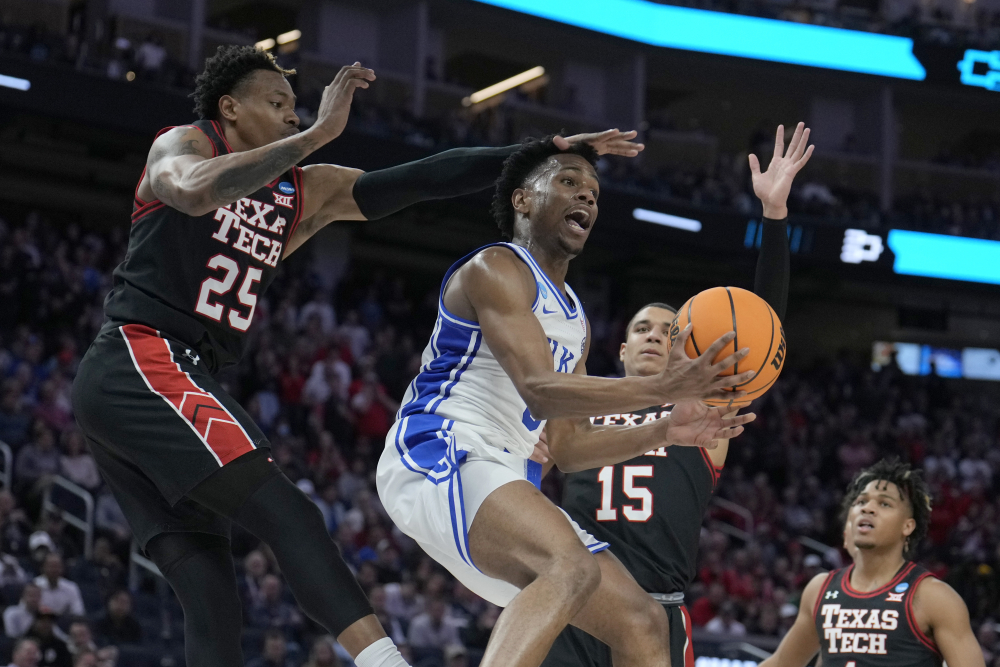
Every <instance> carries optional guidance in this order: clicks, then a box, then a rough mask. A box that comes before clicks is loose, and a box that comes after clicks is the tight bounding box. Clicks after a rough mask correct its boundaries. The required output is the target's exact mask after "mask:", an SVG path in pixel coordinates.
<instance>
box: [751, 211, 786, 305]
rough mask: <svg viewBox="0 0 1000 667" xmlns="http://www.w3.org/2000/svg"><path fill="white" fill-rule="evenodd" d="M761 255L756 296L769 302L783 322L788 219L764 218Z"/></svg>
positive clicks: (755, 283) (758, 263) (756, 282)
mask: <svg viewBox="0 0 1000 667" xmlns="http://www.w3.org/2000/svg"><path fill="white" fill-rule="evenodd" d="M762 222H763V225H764V230H763V232H762V233H761V240H760V254H759V255H758V256H757V275H756V277H755V279H754V284H753V291H754V294H756V295H757V296H759V297H761V298H762V299H764V301H767V303H768V304H770V306H771V308H774V312H775V313H777V314H778V318H779V319H782V320H783V319H785V307H786V306H787V305H788V274H789V273H790V267H789V259H788V256H789V255H788V232H787V226H786V225H785V221H784V220H771V219H769V218H763V219H762Z"/></svg>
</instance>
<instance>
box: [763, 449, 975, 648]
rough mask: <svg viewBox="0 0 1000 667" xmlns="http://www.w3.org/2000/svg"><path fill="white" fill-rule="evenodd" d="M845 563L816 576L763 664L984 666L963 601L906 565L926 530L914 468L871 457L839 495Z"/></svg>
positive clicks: (922, 491) (922, 489)
mask: <svg viewBox="0 0 1000 667" xmlns="http://www.w3.org/2000/svg"><path fill="white" fill-rule="evenodd" d="M844 507H845V510H846V519H845V527H844V544H845V546H846V547H847V549H848V551H849V552H850V554H851V556H852V557H853V559H854V564H853V565H850V566H849V567H846V568H842V569H840V570H835V571H834V572H830V573H829V574H820V575H817V576H816V577H814V578H813V580H812V581H810V582H809V584H808V585H807V586H806V588H805V591H803V593H802V601H801V603H800V605H799V615H798V617H797V618H796V620H795V624H794V625H793V626H792V628H791V629H790V630H789V631H788V634H787V635H786V636H785V638H784V639H783V640H782V642H781V645H780V646H779V647H778V650H777V651H776V652H775V654H774V655H773V656H771V657H770V658H768V659H767V660H765V661H764V662H763V663H762V667H763V666H764V665H766V666H767V667H803V666H804V665H806V664H807V663H808V662H809V661H810V660H812V658H813V656H815V655H816V652H817V651H819V652H820V654H821V663H822V665H823V667H939V666H940V665H941V664H942V661H944V662H947V663H948V665H949V667H983V664H984V662H983V654H982V651H981V650H980V649H979V644H978V643H977V641H976V637H975V635H974V634H973V633H972V628H971V627H970V626H969V612H968V609H966V607H965V603H964V602H963V601H962V598H960V597H959V596H958V594H957V593H955V591H954V590H952V588H951V587H950V586H948V585H947V584H946V583H944V582H942V581H940V580H938V579H936V578H935V577H934V576H933V575H932V574H931V573H930V572H928V571H927V570H926V569H924V568H923V567H921V566H919V565H917V564H916V563H914V562H912V561H910V560H907V558H908V557H910V556H912V552H913V551H914V550H915V548H916V546H917V545H919V544H920V541H921V540H922V539H923V537H924V535H926V534H927V524H928V520H929V517H930V498H929V496H928V495H927V485H926V484H925V483H924V481H923V479H921V477H920V473H919V471H915V470H911V469H910V467H909V466H908V465H905V464H902V463H899V462H898V461H895V460H894V461H884V460H883V461H879V462H878V463H876V464H875V465H874V466H872V467H871V468H868V469H867V470H863V471H861V473H860V474H859V475H858V476H857V477H856V478H855V479H854V481H853V482H852V483H851V486H850V487H849V488H848V491H847V494H846V495H845V497H844Z"/></svg>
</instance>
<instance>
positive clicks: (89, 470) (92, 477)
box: [59, 427, 101, 491]
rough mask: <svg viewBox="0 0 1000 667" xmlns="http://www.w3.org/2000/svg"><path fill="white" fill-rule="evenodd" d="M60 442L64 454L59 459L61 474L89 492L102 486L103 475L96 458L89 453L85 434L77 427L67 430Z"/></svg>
mask: <svg viewBox="0 0 1000 667" xmlns="http://www.w3.org/2000/svg"><path fill="white" fill-rule="evenodd" d="M60 440H61V443H62V450H63V454H62V456H61V457H60V459H59V473H60V474H61V475H62V476H63V477H65V478H66V479H68V480H69V481H71V482H74V483H75V484H79V485H80V486H82V487H83V488H85V489H87V490H88V491H94V490H96V489H97V487H99V486H100V485H101V475H100V473H98V472H97V463H96V462H95V461H94V457H93V456H91V454H90V452H88V451H87V446H86V444H85V443H84V440H83V433H81V432H80V429H78V428H76V427H72V428H67V429H66V430H65V431H63V432H62V437H61V439H60Z"/></svg>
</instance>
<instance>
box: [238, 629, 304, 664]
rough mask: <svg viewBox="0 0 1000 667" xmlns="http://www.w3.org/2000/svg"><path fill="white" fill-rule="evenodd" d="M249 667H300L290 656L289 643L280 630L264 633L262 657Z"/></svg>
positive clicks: (254, 660)
mask: <svg viewBox="0 0 1000 667" xmlns="http://www.w3.org/2000/svg"><path fill="white" fill-rule="evenodd" d="M247 667H298V663H297V662H296V661H295V660H293V659H292V658H291V657H290V656H289V655H288V641H287V640H286V639H285V635H284V634H283V633H282V632H281V630H278V629H274V628H272V629H270V630H268V631H267V632H266V633H264V650H263V651H262V652H261V655H260V657H258V658H254V659H253V660H251V661H250V662H248V663H247Z"/></svg>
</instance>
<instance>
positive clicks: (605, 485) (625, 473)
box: [597, 466, 653, 523]
mask: <svg viewBox="0 0 1000 667" xmlns="http://www.w3.org/2000/svg"><path fill="white" fill-rule="evenodd" d="M621 470H622V475H621V480H622V491H623V492H624V493H625V495H626V496H627V497H628V498H631V499H632V500H638V501H640V504H639V506H638V507H636V506H635V505H626V504H622V506H621V510H622V516H624V517H625V519H627V520H628V521H633V522H638V523H644V522H646V521H649V518H650V517H651V516H653V492H652V491H650V490H649V489H648V488H646V487H644V486H639V485H637V484H636V483H635V480H636V479H637V478H642V477H652V476H653V466H622V467H621ZM597 481H598V482H600V483H601V506H600V508H598V510H597V520H598V521H617V520H618V510H617V509H615V507H614V493H613V492H614V483H615V466H605V467H603V468H601V471H600V472H599V473H598V474H597Z"/></svg>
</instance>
